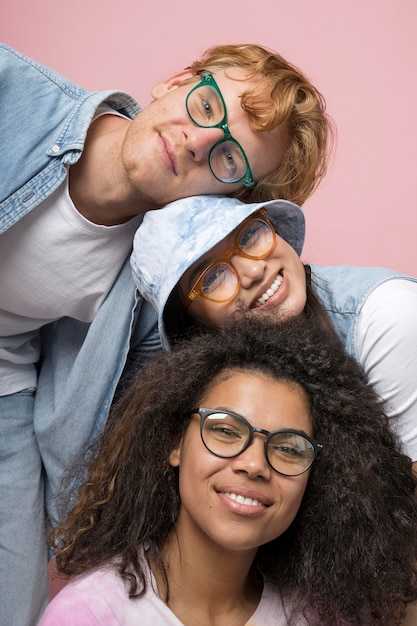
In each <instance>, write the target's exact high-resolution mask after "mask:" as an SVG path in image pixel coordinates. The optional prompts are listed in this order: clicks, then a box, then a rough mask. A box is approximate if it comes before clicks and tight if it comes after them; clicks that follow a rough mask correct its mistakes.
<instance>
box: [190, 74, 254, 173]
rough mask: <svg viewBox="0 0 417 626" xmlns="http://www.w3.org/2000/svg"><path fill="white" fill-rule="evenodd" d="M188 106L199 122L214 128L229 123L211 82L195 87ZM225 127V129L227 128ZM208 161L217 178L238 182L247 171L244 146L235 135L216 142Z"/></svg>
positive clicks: (191, 114) (194, 119)
mask: <svg viewBox="0 0 417 626" xmlns="http://www.w3.org/2000/svg"><path fill="white" fill-rule="evenodd" d="M186 106H187V111H188V115H189V116H190V118H191V119H192V121H193V122H194V124H196V125H197V126H202V127H203V128H211V127H218V126H220V125H221V124H225V123H226V120H225V118H226V110H225V107H224V103H223V101H222V99H221V97H220V94H219V93H218V91H217V90H216V89H215V88H214V87H212V86H211V85H199V86H197V87H195V88H194V89H193V90H192V91H191V92H190V93H189V94H188V97H187V102H186ZM226 128H227V127H226ZM223 130H224V132H225V133H226V130H225V129H224V128H223ZM227 132H228V131H227ZM209 162H210V167H211V170H212V172H213V174H214V175H215V176H216V178H218V179H219V180H221V181H223V182H225V183H233V182H237V181H239V180H241V179H242V178H244V177H245V175H246V172H247V163H246V159H245V156H244V154H243V152H242V148H241V147H240V145H239V144H238V143H237V141H235V139H233V138H232V137H228V138H225V139H221V140H220V141H219V142H218V143H216V144H215V145H214V146H213V148H212V149H211V151H210V156H209Z"/></svg>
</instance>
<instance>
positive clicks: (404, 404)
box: [357, 279, 417, 461]
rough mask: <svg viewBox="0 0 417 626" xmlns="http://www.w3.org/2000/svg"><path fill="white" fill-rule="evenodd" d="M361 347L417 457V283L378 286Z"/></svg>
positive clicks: (362, 327) (363, 318)
mask: <svg viewBox="0 0 417 626" xmlns="http://www.w3.org/2000/svg"><path fill="white" fill-rule="evenodd" d="M357 349H358V355H359V362H360V363H361V365H362V367H363V368H364V370H365V372H366V374H367V378H368V381H369V382H370V383H372V384H373V385H375V389H376V391H377V392H378V394H379V395H380V396H381V397H382V398H384V400H386V401H387V403H388V404H387V411H388V414H389V415H390V417H391V426H392V428H393V429H394V430H395V431H396V432H397V433H398V435H399V436H400V438H401V440H402V442H403V447H404V451H405V452H406V454H408V455H409V456H410V457H411V459H412V460H413V461H417V283H415V282H413V281H409V280H402V279H393V280H388V281H386V282H384V283H382V284H381V285H379V286H378V287H377V288H376V289H374V290H373V291H372V293H371V294H370V295H369V297H368V298H367V300H366V302H365V304H364V306H363V308H362V311H361V313H360V316H359V323H358V332H357Z"/></svg>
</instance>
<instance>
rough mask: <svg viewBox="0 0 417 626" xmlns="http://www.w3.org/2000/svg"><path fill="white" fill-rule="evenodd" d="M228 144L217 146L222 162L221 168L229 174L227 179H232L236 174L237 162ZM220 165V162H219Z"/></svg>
mask: <svg viewBox="0 0 417 626" xmlns="http://www.w3.org/2000/svg"><path fill="white" fill-rule="evenodd" d="M229 145H230V144H228V142H226V141H225V142H223V143H221V144H220V145H219V146H217V152H218V156H219V159H220V160H221V167H222V169H223V171H225V172H227V177H230V178H232V177H233V176H234V174H235V173H236V168H237V166H236V161H235V159H234V156H233V154H232V151H231V150H230V149H229ZM217 162H218V164H219V160H218V161H217Z"/></svg>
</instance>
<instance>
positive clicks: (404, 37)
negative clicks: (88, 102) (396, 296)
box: [0, 0, 417, 275]
mask: <svg viewBox="0 0 417 626" xmlns="http://www.w3.org/2000/svg"><path fill="white" fill-rule="evenodd" d="M0 3H1V4H0V39H1V40H3V41H5V42H6V43H8V44H9V45H11V46H13V47H15V48H18V49H20V50H21V51H22V52H24V53H26V54H28V55H29V56H31V57H34V58H36V59H37V60H39V61H41V62H43V63H45V64H47V65H50V66H51V67H53V68H54V69H56V70H58V71H60V72H61V73H63V74H64V75H66V76H67V77H68V78H71V79H72V80H74V81H75V82H78V83H79V84H81V85H83V86H84V87H86V88H89V89H93V90H95V89H109V88H120V89H124V90H126V91H129V92H130V93H132V94H133V95H134V96H135V97H136V98H137V99H138V101H139V102H140V103H141V104H142V105H145V104H147V103H148V102H149V99H150V89H151V87H152V85H153V84H154V83H155V82H157V81H158V80H159V79H162V78H165V77H167V76H169V75H170V74H172V73H174V72H175V71H177V70H179V69H181V68H183V67H185V66H186V65H187V64H188V63H189V62H190V61H191V60H193V59H194V58H197V57H198V56H200V53H201V52H203V51H204V50H205V49H206V48H207V47H209V46H211V45H213V44H217V43H238V42H254V43H261V44H265V45H267V46H269V47H271V48H273V49H275V50H277V51H279V52H281V53H282V54H284V56H287V57H288V58H289V59H290V60H291V61H292V62H294V63H295V64H297V65H299V66H300V67H301V68H302V69H303V70H304V71H305V72H306V73H307V74H308V75H309V77H310V78H311V79H312V80H313V82H314V83H315V84H316V85H317V86H318V88H319V89H320V90H321V91H322V93H323V94H324V95H325V97H326V100H327V103H328V111H329V113H330V114H331V116H332V117H333V119H334V120H335V122H336V125H337V129H338V144H337V149H336V154H335V157H334V159H333V163H332V166H331V169H330V171H329V173H328V175H327V178H326V180H325V181H324V183H322V185H321V187H320V188H319V190H318V191H317V192H316V193H315V194H314V195H313V196H312V198H311V199H309V200H308V201H307V203H306V204H305V205H304V209H305V212H306V216H307V228H308V233H307V241H306V246H305V249H304V254H303V259H304V260H305V261H310V262H313V263H320V264H341V263H348V264H353V265H385V266H388V267H393V268H396V269H399V270H402V271H405V272H408V273H411V274H414V275H417V252H416V246H415V238H416V231H417V216H416V210H415V201H416V197H417V173H416V172H415V153H416V146H417V127H416V125H415V123H414V117H415V113H416V111H417V80H416V79H417V76H416V70H417V43H416V35H415V33H416V25H417V2H416V1H415V0H314V1H312V0H253V1H252V2H249V0H211V1H209V2H201V1H199V0H194V1H193V2H191V0H177V2H171V1H169V0H147V2H144V1H143V0H142V1H140V0H136V1H135V2H133V1H132V0H124V1H121V0H113V2H110V0H102V1H100V2H99V0H71V1H68V2H63V0H14V1H13V2H11V1H10V0H0Z"/></svg>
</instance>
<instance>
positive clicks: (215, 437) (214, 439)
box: [201, 412, 315, 476]
mask: <svg viewBox="0 0 417 626" xmlns="http://www.w3.org/2000/svg"><path fill="white" fill-rule="evenodd" d="M201 437H202V440H203V443H204V445H205V446H206V448H207V449H208V450H209V451H210V452H212V453H213V454H215V455H217V456H220V457H223V458H231V457H234V456H237V455H238V454H240V453H241V452H242V451H243V450H244V449H245V447H246V445H247V443H248V441H249V440H250V438H251V430H250V427H249V426H248V425H247V424H246V423H245V422H244V421H243V420H241V419H239V418H238V417H236V416H234V415H230V414H228V413H222V412H218V413H217V412H216V413H212V414H209V415H206V416H204V421H203V423H202V427H201ZM267 441H268V443H267V446H266V448H265V453H266V455H267V459H268V461H269V463H270V465H271V466H272V467H273V469H274V470H276V471H277V472H279V473H280V474H285V475H286V476H297V475H298V474H302V473H303V472H305V471H306V470H307V469H308V468H309V467H310V465H311V464H312V462H313V460H314V457H315V450H314V446H313V444H312V443H311V442H310V441H309V440H308V439H307V438H306V437H304V436H303V435H301V434H300V433H294V432H285V431H280V432H277V433H275V434H272V436H271V435H270V436H269V437H268V440H267Z"/></svg>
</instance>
